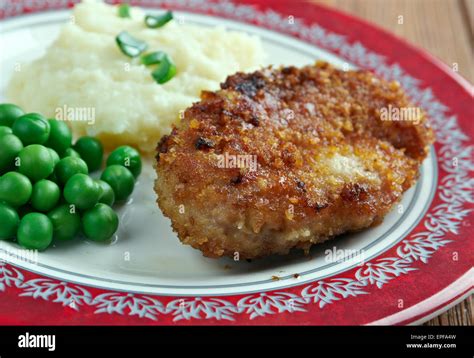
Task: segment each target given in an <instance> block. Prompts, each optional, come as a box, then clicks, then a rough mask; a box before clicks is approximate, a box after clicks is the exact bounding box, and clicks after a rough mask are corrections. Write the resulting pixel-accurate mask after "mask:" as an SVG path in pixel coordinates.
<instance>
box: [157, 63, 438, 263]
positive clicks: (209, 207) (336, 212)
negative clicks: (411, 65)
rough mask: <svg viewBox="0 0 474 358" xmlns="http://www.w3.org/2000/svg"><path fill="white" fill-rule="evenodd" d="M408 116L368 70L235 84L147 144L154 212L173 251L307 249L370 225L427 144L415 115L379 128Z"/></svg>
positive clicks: (243, 79)
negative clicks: (394, 116) (174, 236)
mask: <svg viewBox="0 0 474 358" xmlns="http://www.w3.org/2000/svg"><path fill="white" fill-rule="evenodd" d="M409 108H414V106H413V105H412V104H411V103H410V102H409V101H408V99H407V97H406V96H405V94H404V93H403V91H402V89H401V88H400V86H399V85H398V84H397V83H395V82H390V83H389V82H385V81H383V80H381V79H379V78H377V77H376V76H374V75H373V74H371V73H370V72H367V71H342V70H338V69H335V68H334V67H332V66H330V65H329V64H327V63H317V64H316V65H314V66H307V67H303V68H301V69H298V68H295V67H284V68H280V69H271V68H267V69H264V70H261V71H257V72H254V73H250V74H243V73H237V74H235V75H233V76H230V77H228V78H227V80H226V81H225V83H223V84H222V85H221V90H219V91H217V92H215V93H211V92H203V93H202V95H201V101H200V102H198V103H195V104H194V105H193V106H192V107H191V108H189V109H187V110H186V111H185V114H184V119H182V121H181V122H180V123H179V124H178V126H177V127H176V128H174V129H173V130H172V133H171V134H170V135H169V136H165V137H163V138H162V140H161V141H160V143H159V144H158V148H157V151H158V154H157V161H158V162H157V174H158V179H157V181H156V186H155V190H156V192H157V194H158V204H159V206H160V208H161V209H162V211H163V213H164V214H165V215H166V216H168V217H169V218H171V222H172V225H173V228H174V230H175V231H176V232H177V233H178V236H179V238H180V240H181V241H182V242H183V243H185V244H188V245H191V246H192V247H194V248H196V249H199V250H201V251H202V252H203V254H204V255H205V256H209V257H220V256H234V257H235V256H236V255H237V254H238V257H240V258H246V259H249V258H257V257H262V256H266V255H271V254H287V253H288V252H289V250H290V249H292V248H302V249H304V250H308V249H309V248H310V246H311V245H313V244H316V243H320V242H323V241H325V240H327V239H329V238H332V237H334V236H335V235H339V234H342V233H345V232H349V231H357V230H361V229H364V228H367V227H370V226H372V225H375V224H378V223H380V222H381V221H382V219H383V217H384V216H385V215H386V214H387V212H389V210H390V209H391V208H392V206H393V205H394V203H396V202H398V201H399V200H400V198H401V196H402V194H403V192H405V191H406V190H407V189H408V188H410V187H411V186H412V185H413V183H414V182H415V181H416V179H417V177H418V169H419V167H420V165H421V163H422V161H423V159H424V158H425V157H426V155H427V153H428V150H429V145H430V144H431V143H432V141H433V133H432V131H431V129H430V127H429V125H428V123H427V120H426V118H425V115H424V114H423V112H421V111H420V112H417V111H419V109H417V110H415V111H414V112H413V113H415V114H416V118H411V119H410V118H405V120H398V121H393V120H392V121H389V120H383V116H382V114H383V113H385V112H384V111H387V110H390V111H392V112H393V110H394V109H409ZM385 114H387V113H385ZM387 118H388V117H387ZM387 118H385V119H387ZM400 118H401V117H398V119H400ZM407 119H408V120H407Z"/></svg>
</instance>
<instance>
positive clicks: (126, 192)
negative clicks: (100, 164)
mask: <svg viewBox="0 0 474 358" xmlns="http://www.w3.org/2000/svg"><path fill="white" fill-rule="evenodd" d="M100 180H102V181H104V182H106V183H107V184H109V185H110V187H111V188H112V189H113V191H114V193H115V198H116V200H117V201H121V200H125V199H127V198H128V197H129V196H130V195H131V194H132V192H133V187H134V185H135V177H134V176H133V174H132V173H131V172H130V170H128V169H127V168H125V167H124V166H122V165H116V164H115V165H110V166H108V167H107V168H105V170H104V172H103V173H102V175H101V176H100Z"/></svg>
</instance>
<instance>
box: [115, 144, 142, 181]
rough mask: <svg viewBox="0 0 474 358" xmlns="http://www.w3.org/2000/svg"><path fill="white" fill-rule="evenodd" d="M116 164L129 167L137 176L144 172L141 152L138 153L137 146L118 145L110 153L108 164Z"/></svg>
mask: <svg viewBox="0 0 474 358" xmlns="http://www.w3.org/2000/svg"><path fill="white" fill-rule="evenodd" d="M114 164H118V165H121V166H123V167H125V168H127V169H128V170H130V172H131V173H132V174H133V176H134V177H135V178H137V177H138V176H139V175H140V173H141V172H142V160H141V158H140V153H138V151H137V150H136V149H135V148H132V147H129V146H128V145H123V146H121V147H118V148H116V149H115V150H114V151H113V152H112V153H110V155H109V158H108V159H107V166H110V165H114Z"/></svg>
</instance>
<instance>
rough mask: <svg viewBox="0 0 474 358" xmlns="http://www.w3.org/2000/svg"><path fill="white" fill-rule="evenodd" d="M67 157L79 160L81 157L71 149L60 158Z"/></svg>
mask: <svg viewBox="0 0 474 358" xmlns="http://www.w3.org/2000/svg"><path fill="white" fill-rule="evenodd" d="M67 157H74V158H79V159H81V156H80V154H79V153H78V152H76V151H75V150H74V149H72V148H68V149H66V150H65V151H64V153H63V155H62V156H61V158H67Z"/></svg>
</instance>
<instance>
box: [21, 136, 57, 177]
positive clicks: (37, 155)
mask: <svg viewBox="0 0 474 358" xmlns="http://www.w3.org/2000/svg"><path fill="white" fill-rule="evenodd" d="M18 158H19V162H18V171H19V172H20V173H22V174H24V175H26V176H27V177H28V178H30V180H31V181H32V182H37V181H38V180H41V179H45V178H47V177H49V176H50V175H51V173H53V170H54V159H53V157H52V156H51V152H50V150H49V149H48V148H46V147H45V146H42V145H39V144H31V145H29V146H27V147H25V148H23V149H22V150H21V151H20V153H19V154H18Z"/></svg>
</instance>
